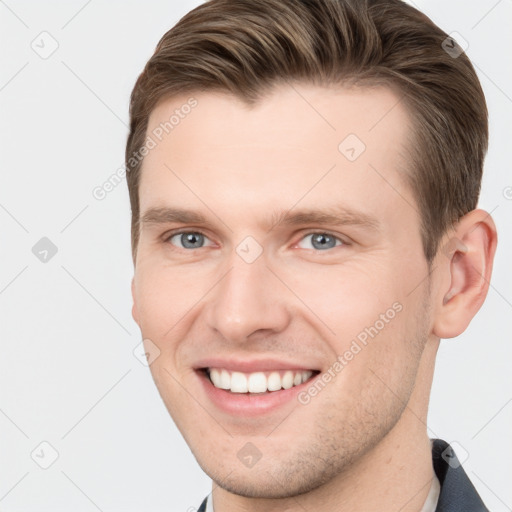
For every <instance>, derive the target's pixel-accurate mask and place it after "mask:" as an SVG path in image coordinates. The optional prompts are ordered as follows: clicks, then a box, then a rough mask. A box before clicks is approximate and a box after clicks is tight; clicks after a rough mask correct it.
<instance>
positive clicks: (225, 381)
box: [219, 370, 231, 389]
mask: <svg viewBox="0 0 512 512" xmlns="http://www.w3.org/2000/svg"><path fill="white" fill-rule="evenodd" d="M230 387H231V375H230V374H229V372H228V371H227V370H222V371H221V372H220V386H219V388H220V389H229V388H230Z"/></svg>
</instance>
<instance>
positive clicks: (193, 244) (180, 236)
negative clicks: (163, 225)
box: [169, 231, 207, 249]
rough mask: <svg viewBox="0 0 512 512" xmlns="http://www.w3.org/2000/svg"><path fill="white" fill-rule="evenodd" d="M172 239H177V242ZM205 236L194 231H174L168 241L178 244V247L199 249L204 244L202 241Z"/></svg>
mask: <svg viewBox="0 0 512 512" xmlns="http://www.w3.org/2000/svg"><path fill="white" fill-rule="evenodd" d="M173 239H174V240H178V241H179V243H178V244H177V243H176V242H175V241H173ZM205 240H207V238H206V237H205V236H204V235H203V234H201V233H196V232H194V231H187V232H185V233H176V234H175V235H173V236H171V237H170V238H169V241H170V242H171V243H172V244H173V245H178V247H180V246H181V247H182V248H183V249H200V248H201V247H203V246H204V242H205Z"/></svg>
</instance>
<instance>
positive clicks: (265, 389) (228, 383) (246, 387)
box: [202, 368, 320, 394]
mask: <svg viewBox="0 0 512 512" xmlns="http://www.w3.org/2000/svg"><path fill="white" fill-rule="evenodd" d="M202 371H203V372H204V373H205V374H206V376H207V377H208V379H209V380H210V382H211V383H212V384H213V386H214V387H216V388H217V389H223V390H225V391H229V392H231V393H255V394H256V393H261V394H262V393H272V392H276V391H281V390H283V389H290V388H292V387H294V386H299V385H301V384H303V383H305V382H307V381H309V380H311V379H313V378H314V377H316V375H318V374H319V373H320V372H319V371H318V370H275V371H270V372H252V373H244V372H236V371H231V370H227V369H225V368H203V369H202Z"/></svg>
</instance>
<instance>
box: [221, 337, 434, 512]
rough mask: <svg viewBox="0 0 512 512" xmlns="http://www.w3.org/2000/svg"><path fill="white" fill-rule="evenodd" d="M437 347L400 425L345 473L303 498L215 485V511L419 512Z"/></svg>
mask: <svg viewBox="0 0 512 512" xmlns="http://www.w3.org/2000/svg"><path fill="white" fill-rule="evenodd" d="M437 347H438V343H435V342H434V340H430V342H429V343H427V346H426V347H425V351H424V353H423V357H422V360H421V362H420V367H419V369H418V374H417V378H416V384H415V387H414V390H413V393H412V394H411V397H410V399H409V402H408V404H407V407H406V408H405V410H404V412H403V414H402V416H401V418H400V420H399V421H398V422H397V424H396V425H395V426H394V428H393V429H392V430H391V431H390V432H389V433H388V434H387V435H386V436H385V437H384V438H383V439H382V440H381V441H380V442H379V444H378V445H376V446H375V447H374V448H373V449H371V450H370V451H368V452H367V453H365V455H364V456H362V457H361V458H360V459H359V460H357V461H355V462H354V463H352V464H351V465H350V467H348V468H347V469H346V470H345V471H344V472H342V473H340V474H338V475H337V476H336V477H335V478H333V479H332V480H331V481H329V482H327V483H326V484H324V485H322V486H321V487H319V488H317V489H315V490H313V491H311V492H309V493H307V494H302V495H299V496H294V497H291V498H283V499H262V498H245V497H242V496H238V495H235V494H232V493H230V492H228V491H226V490H225V489H222V488H221V487H218V486H214V490H213V491H212V496H213V505H214V509H215V512H227V511H229V512H238V511H240V512H241V511H244V512H249V511H250V512H263V511H266V512H274V511H276V512H277V511H279V512H285V511H286V512H292V511H297V512H303V511H304V510H315V511H316V512H324V511H325V512H327V511H332V510H340V511H344V510H346V511H356V510H361V511H363V510H364V511H365V512H373V511H375V512H378V511H382V510H400V512H420V511H421V509H422V507H423V504H424V503H425V500H426V499H427V495H428V493H429V490H430V486H431V484H432V478H433V476H434V472H433V467H432V452H431V446H430V440H429V437H428V435H427V427H426V419H427V409H428V395H429V392H428V390H430V387H431V383H432V376H433V369H434V360H435V353H436V351H437Z"/></svg>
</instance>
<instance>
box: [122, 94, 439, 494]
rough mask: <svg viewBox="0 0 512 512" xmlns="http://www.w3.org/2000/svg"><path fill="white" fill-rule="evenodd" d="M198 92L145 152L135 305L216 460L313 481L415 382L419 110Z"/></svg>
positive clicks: (228, 484) (204, 451) (382, 423)
mask: <svg viewBox="0 0 512 512" xmlns="http://www.w3.org/2000/svg"><path fill="white" fill-rule="evenodd" d="M194 98H195V100H196V101H197V104H196V105H195V107H194V108H193V109H185V110H186V111H187V112H189V113H188V114H187V115H185V116H182V118H180V121H179V123H177V124H176V125H175V126H174V127H173V129H172V131H169V134H165V133H164V136H163V137H161V138H162V140H161V141H158V143H157V144H156V146H155V147H154V148H152V149H151V150H150V151H149V153H148V154H147V156H146V157H145V160H144V163H143V169H142V175H141V183H140V189H139V197H140V218H141V226H140V241H139V246H138V249H137V257H136V267H135V276H134V280H133V287H132V290H133V298H134V307H133V315H134V318H135V320H136V322H137V323H138V324H139V326H140V328H141V332H142V336H143V338H144V339H145V340H146V341H145V343H146V347H147V350H148V352H149V353H150V357H151V359H152V360H153V359H154V360H153V362H152V363H151V365H150V368H151V372H152V375H153V378H154V380H155V383H156V385H157V387H158V390H159V392H160V394H161V396H162V398H163V400H164V402H165V404H166V406H167V408H168V410H169V412H170V414H171V415H172V417H173V419H174V421H175V422H176V424H177V426H178V428H179V429H180V431H181V433H182V434H183V436H184V438H185V439H186V441H187V443H188V444H189V446H190V448H191V450H192V451H193V453H194V455H195V457H196V458H197V460H198V462H199V464H200V465H201V466H202V468H203V469H204V471H205V472H206V473H207V474H208V475H210V476H211V478H212V479H213V480H214V481H216V482H217V483H219V484H220V485H221V486H222V487H224V488H225V489H228V490H230V491H232V492H235V493H237V494H241V495H244V496H253V497H284V496H292V495H296V494H300V493H303V492H307V491H308V490H311V489H314V488H316V487H318V486H320V485H322V484H324V483H326V482H328V481H330V480H331V479H332V478H334V477H335V476H336V475H339V474H342V473H343V472H344V471H345V470H346V469H347V468H348V467H349V465H350V464H353V463H354V462H355V461H357V460H359V459H361V457H363V456H364V455H365V454H367V453H369V452H370V451H371V450H373V449H374V448H375V447H377V446H378V445H379V443H381V441H382V439H383V438H384V437H385V436H386V434H387V433H388V432H389V431H390V430H393V429H395V428H397V425H399V420H400V417H401V415H402V412H403V410H404V407H405V404H407V403H408V401H409V399H410V396H411V393H412V391H413V388H414V386H415V377H416V374H417V370H418V366H419V364H420V360H421V356H422V352H423V348H424V345H425V340H426V338H427V337H428V329H429V316H428V315H429V313H428V307H426V306H428V303H426V301H427V300H428V290H427V288H426V287H427V285H428V283H427V282H426V280H425V276H426V275H427V273H428V267H427V262H426V260H425V258H424V255H423V248H422V243H421V238H420V218H419V214H418V213H417V209H416V206H415V200H414V198H413V197H412V194H411V192H410V191H409V189H408V188H407V186H406V181H405V176H404V175H405V173H406V172H408V168H407V159H406V157H405V155H406V148H407V144H408V142H407V137H408V134H409V133H410V131H411V124H410V120H409V118H408V115H407V113H406V111H405V110H404V108H403V107H402V106H401V105H400V104H399V102H398V97H397V96H396V95H395V94H394V93H393V92H391V91H390V90H388V89H385V88H373V89H362V88H356V89H341V88H338V89H336V90H335V89H328V88H319V87H316V86H306V85H302V86H300V87H299V86H296V87H294V88H290V87H285V86H283V87H277V88H275V89H274V91H273V92H272V93H271V94H269V95H268V96H267V97H265V98H264V99H263V100H261V101H260V102H259V103H258V104H257V105H256V106H254V107H252V108H249V107H247V106H246V105H244V104H243V103H241V102H239V101H238V100H236V99H235V98H234V97H233V96H230V95H227V94H221V93H213V92H209V93H206V92H203V93H198V94H195V95H194ZM188 99H189V96H183V97H174V98H172V99H171V100H166V101H165V102H163V103H161V104H160V105H159V106H158V107H157V108H156V109H155V110H154V111H153V112H152V114H151V117H150V122H149V127H148V132H147V133H148V135H151V134H152V133H155V132H154V131H155V130H157V132H156V133H160V132H161V128H160V132H158V127H159V126H160V127H161V126H162V125H161V123H165V122H166V121H168V120H169V118H170V117H171V116H172V115H173V113H174V112H175V111H176V109H180V108H182V106H183V105H185V104H186V103H187V101H188ZM153 138H155V137H153Z"/></svg>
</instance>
